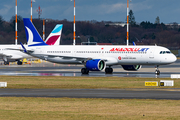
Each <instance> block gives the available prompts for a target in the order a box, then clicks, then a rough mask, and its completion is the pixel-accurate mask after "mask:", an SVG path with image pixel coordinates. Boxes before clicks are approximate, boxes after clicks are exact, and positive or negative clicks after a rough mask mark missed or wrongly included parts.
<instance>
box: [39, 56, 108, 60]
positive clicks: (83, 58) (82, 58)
mask: <svg viewBox="0 0 180 120" xmlns="http://www.w3.org/2000/svg"><path fill="white" fill-rule="evenodd" d="M42 57H43V58H55V57H60V58H62V59H76V60H77V61H82V62H83V61H87V60H92V59H101V60H104V61H105V62H106V61H108V59H106V58H99V57H98V58H92V57H81V56H67V55H44V56H42Z"/></svg>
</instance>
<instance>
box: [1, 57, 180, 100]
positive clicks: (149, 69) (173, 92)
mask: <svg viewBox="0 0 180 120" xmlns="http://www.w3.org/2000/svg"><path fill="white" fill-rule="evenodd" d="M82 67H83V66H82V65H58V64H53V63H47V62H43V63H40V64H37V63H33V64H31V65H28V64H27V65H22V66H18V65H15V64H11V65H9V66H4V65H1V67H0V75H13V76H87V77H92V76H95V77H99V76H100V77H107V76H108V77H114V76H116V77H152V78H156V77H159V78H170V75H171V74H180V60H177V61H176V62H175V63H173V64H170V65H164V66H160V71H161V74H160V75H158V76H157V75H155V74H154V71H155V68H154V67H153V66H143V67H142V69H140V70H139V71H135V72H127V71H124V70H123V69H122V68H121V66H115V67H114V73H113V74H110V75H109V74H105V73H104V72H90V73H89V74H88V75H82V74H81V72H80V69H81V68H82ZM0 82H2V81H0ZM4 96H6V97H7V96H8V97H10V96H12V97H70V98H113V99H172V100H180V89H155V90H146V89H134V90H131V89H128V90H125V89H120V90H111V89H8V88H5V89H4V88H2V89H0V97H4Z"/></svg>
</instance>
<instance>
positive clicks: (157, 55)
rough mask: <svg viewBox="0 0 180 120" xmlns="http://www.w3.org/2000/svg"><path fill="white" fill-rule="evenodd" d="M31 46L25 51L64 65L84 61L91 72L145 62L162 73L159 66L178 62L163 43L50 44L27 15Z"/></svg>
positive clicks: (133, 68)
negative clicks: (154, 44)
mask: <svg viewBox="0 0 180 120" xmlns="http://www.w3.org/2000/svg"><path fill="white" fill-rule="evenodd" d="M23 20H24V26H25V31H26V37H27V40H28V47H26V46H23V45H22V44H21V45H22V48H23V52H25V53H27V54H29V55H31V56H33V57H37V58H40V59H43V60H47V61H50V62H54V63H60V64H83V65H84V68H82V69H81V73H82V74H88V73H89V71H102V70H105V72H106V73H112V72H113V69H112V68H111V66H113V65H122V67H123V68H124V70H128V71H137V70H139V69H140V68H141V66H142V65H156V66H157V69H156V71H155V72H156V74H160V71H159V69H158V67H159V65H166V64H170V63H173V62H175V61H176V59H177V58H176V56H175V55H174V54H172V53H171V52H170V50H169V49H167V48H165V47H161V46H125V45H124V46H123V45H108V46H102V45H101V46H98V45H88V46H86V45H60V46H48V45H47V44H46V43H44V41H43V40H42V39H41V37H40V35H39V33H38V32H37V31H36V29H35V27H34V25H33V24H32V23H31V22H30V20H29V19H28V18H24V19H23Z"/></svg>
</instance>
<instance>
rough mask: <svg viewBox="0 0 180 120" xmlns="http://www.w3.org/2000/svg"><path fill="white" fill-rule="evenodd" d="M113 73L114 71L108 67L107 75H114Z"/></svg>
mask: <svg viewBox="0 0 180 120" xmlns="http://www.w3.org/2000/svg"><path fill="white" fill-rule="evenodd" d="M112 72H113V69H112V68H111V67H108V68H106V69H105V73H106V74H112Z"/></svg>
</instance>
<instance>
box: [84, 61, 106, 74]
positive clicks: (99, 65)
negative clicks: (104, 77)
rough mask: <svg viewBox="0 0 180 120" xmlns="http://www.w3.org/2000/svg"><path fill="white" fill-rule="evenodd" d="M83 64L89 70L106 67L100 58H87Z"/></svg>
mask: <svg viewBox="0 0 180 120" xmlns="http://www.w3.org/2000/svg"><path fill="white" fill-rule="evenodd" d="M85 66H86V68H87V69H88V70H90V71H101V70H104V69H105V68H106V63H105V62H104V61H103V60H101V59H93V60H88V61H87V62H86V65H85Z"/></svg>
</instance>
